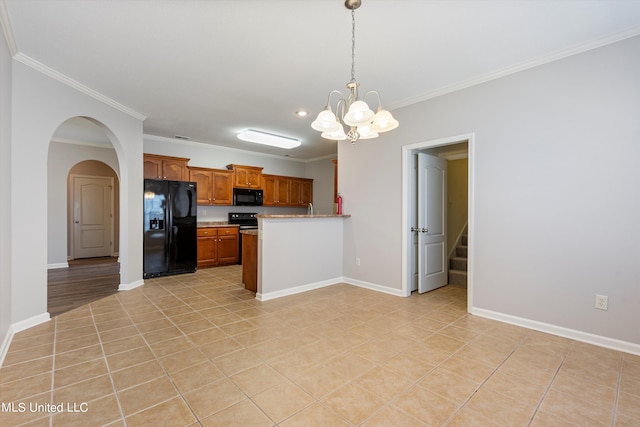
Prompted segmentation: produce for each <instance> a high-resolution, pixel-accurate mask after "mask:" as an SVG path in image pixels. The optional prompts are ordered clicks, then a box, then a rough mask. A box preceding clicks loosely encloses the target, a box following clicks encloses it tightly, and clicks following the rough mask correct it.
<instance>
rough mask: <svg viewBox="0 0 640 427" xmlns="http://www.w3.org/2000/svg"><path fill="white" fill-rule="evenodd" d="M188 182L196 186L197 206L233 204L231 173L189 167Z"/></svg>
mask: <svg viewBox="0 0 640 427" xmlns="http://www.w3.org/2000/svg"><path fill="white" fill-rule="evenodd" d="M189 181H193V182H195V183H197V185H198V187H197V194H198V197H197V200H198V201H197V203H198V205H228V206H230V205H232V204H233V172H232V171H226V170H219V169H207V168H197V167H191V168H189Z"/></svg>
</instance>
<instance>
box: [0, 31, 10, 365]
mask: <svg viewBox="0 0 640 427" xmlns="http://www.w3.org/2000/svg"><path fill="white" fill-rule="evenodd" d="M11 102H12V91H11V55H10V53H9V48H8V46H7V43H6V40H5V38H4V32H3V31H0V183H2V185H0V365H2V360H3V358H4V354H6V351H7V350H8V337H9V327H10V325H11V192H10V186H11V172H12V168H11Z"/></svg>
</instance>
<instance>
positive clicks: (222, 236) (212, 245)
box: [198, 227, 239, 268]
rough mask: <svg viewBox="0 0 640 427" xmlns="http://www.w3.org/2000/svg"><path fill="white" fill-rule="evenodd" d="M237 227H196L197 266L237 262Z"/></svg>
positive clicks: (205, 266)
mask: <svg viewBox="0 0 640 427" xmlns="http://www.w3.org/2000/svg"><path fill="white" fill-rule="evenodd" d="M238 244H239V236H238V227H200V228H198V268H207V267H215V266H218V265H227V264H235V263H237V262H238V255H239V252H238V247H239V246H238Z"/></svg>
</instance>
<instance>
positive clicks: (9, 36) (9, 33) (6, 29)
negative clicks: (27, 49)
mask: <svg viewBox="0 0 640 427" xmlns="http://www.w3.org/2000/svg"><path fill="white" fill-rule="evenodd" d="M0 26H2V32H3V33H4V38H5V40H7V45H8V46H9V53H10V54H11V56H12V57H13V56H15V55H16V54H17V53H18V45H17V44H16V39H15V37H13V28H12V27H11V21H9V12H7V4H6V3H5V2H4V0H0Z"/></svg>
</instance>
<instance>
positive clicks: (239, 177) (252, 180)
mask: <svg viewBox="0 0 640 427" xmlns="http://www.w3.org/2000/svg"><path fill="white" fill-rule="evenodd" d="M227 169H229V170H231V171H233V186H234V187H236V188H253V189H260V188H262V169H263V168H260V167H257V166H243V165H236V164H230V165H227Z"/></svg>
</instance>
